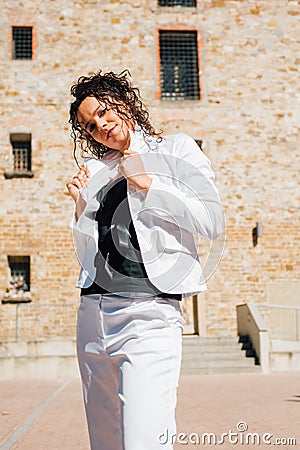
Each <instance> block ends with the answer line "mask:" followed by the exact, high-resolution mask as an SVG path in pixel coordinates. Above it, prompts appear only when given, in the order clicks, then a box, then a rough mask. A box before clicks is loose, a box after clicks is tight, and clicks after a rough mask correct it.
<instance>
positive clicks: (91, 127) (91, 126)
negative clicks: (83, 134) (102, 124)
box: [88, 123, 95, 133]
mask: <svg viewBox="0 0 300 450" xmlns="http://www.w3.org/2000/svg"><path fill="white" fill-rule="evenodd" d="M94 129H95V124H94V123H91V125H89V126H88V132H89V133H92V132H93V131H94Z"/></svg>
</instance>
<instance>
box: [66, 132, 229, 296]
mask: <svg viewBox="0 0 300 450" xmlns="http://www.w3.org/2000/svg"><path fill="white" fill-rule="evenodd" d="M130 149H132V150H134V151H136V152H137V153H139V155H140V156H141V158H142V161H143V164H144V168H145V172H147V173H148V175H149V176H150V177H151V178H152V183H151V186H150V189H149V190H148V192H147V193H146V192H143V191H140V190H138V189H135V188H133V187H132V186H130V188H128V191H127V193H128V203H129V208H130V212H131V216H132V220H133V224H134V227H135V230H136V235H137V239H138V242H139V245H140V250H141V256H142V260H143V263H144V266H145V270H146V273H147V275H148V277H149V280H150V281H151V282H152V283H153V285H154V286H155V287H156V288H157V289H159V290H160V291H161V292H168V293H181V294H184V296H188V295H192V294H194V293H196V292H201V291H203V290H206V283H205V277H204V275H203V273H202V269H201V265H200V262H199V258H198V255H197V250H196V245H195V239H194V236H201V237H203V238H204V239H209V240H214V239H216V238H217V237H218V236H220V235H223V234H224V223H225V221H224V214H223V209H222V206H221V202H220V198H219V194H218V190H217V188H216V186H215V183H214V173H213V171H212V169H211V165H210V161H209V159H208V158H207V157H206V156H205V155H204V154H203V152H202V151H201V150H200V149H199V147H198V145H197V144H196V142H195V141H194V140H193V139H192V138H191V137H190V136H188V135H186V134H184V133H179V134H176V135H170V136H165V137H164V138H162V139H161V140H160V139H157V138H153V137H148V136H146V135H145V133H144V132H143V130H142V129H141V128H140V127H136V129H135V132H134V133H131V144H130ZM121 157H122V155H121V153H120V152H118V151H113V150H112V151H110V152H108V153H107V154H105V155H104V157H103V158H102V159H101V160H97V159H94V158H86V159H85V161H84V164H85V166H86V167H88V169H89V171H90V174H91V177H90V179H89V181H88V183H87V185H86V186H85V187H84V188H83V189H82V190H81V196H82V198H83V199H84V200H85V201H86V207H85V210H84V211H83V213H82V215H81V216H80V218H79V219H78V221H77V222H76V220H75V217H74V218H73V220H72V222H71V227H72V228H73V232H74V242H75V247H76V253H77V257H78V260H79V263H80V265H81V270H80V275H79V279H78V282H77V285H76V286H77V287H88V286H90V285H91V284H92V282H93V280H94V278H95V275H96V267H95V264H94V260H95V256H96V253H97V251H98V232H97V222H96V221H95V220H94V218H95V212H96V211H97V210H98V208H99V202H98V201H97V198H96V196H97V193H98V191H99V190H100V189H101V188H102V187H103V186H104V185H106V184H107V183H108V182H109V181H110V180H112V179H113V178H116V177H118V176H119V175H118V166H119V162H120V158H121ZM222 242H224V240H223V239H222Z"/></svg>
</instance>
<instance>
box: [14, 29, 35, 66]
mask: <svg viewBox="0 0 300 450" xmlns="http://www.w3.org/2000/svg"><path fill="white" fill-rule="evenodd" d="M12 59H32V27H12Z"/></svg>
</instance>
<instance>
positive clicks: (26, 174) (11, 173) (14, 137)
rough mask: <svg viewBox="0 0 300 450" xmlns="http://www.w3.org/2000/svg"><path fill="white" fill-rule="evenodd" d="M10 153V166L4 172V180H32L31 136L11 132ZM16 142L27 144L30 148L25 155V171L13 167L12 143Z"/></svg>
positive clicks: (26, 133)
mask: <svg viewBox="0 0 300 450" xmlns="http://www.w3.org/2000/svg"><path fill="white" fill-rule="evenodd" d="M9 142H10V152H11V161H12V166H11V168H10V169H6V170H5V171H4V177H5V178H6V179H11V178H32V177H33V176H34V172H33V171H32V134H31V133H29V132H23V133H22V132H13V133H10V134H9ZM16 142H29V144H30V148H29V153H28V155H27V170H26V169H23V168H21V169H18V168H16V167H15V155H14V143H16Z"/></svg>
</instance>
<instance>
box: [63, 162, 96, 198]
mask: <svg viewBox="0 0 300 450" xmlns="http://www.w3.org/2000/svg"><path fill="white" fill-rule="evenodd" d="M89 177H90V172H89V170H88V169H87V168H86V167H81V168H80V169H79V171H78V172H77V174H76V175H75V176H74V177H73V178H72V180H71V181H68V182H67V183H66V187H67V189H68V191H69V193H70V195H71V197H72V199H73V200H74V202H77V200H78V197H79V193H80V190H81V189H82V188H84V186H85V185H86V183H87V181H88V179H89Z"/></svg>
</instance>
